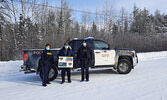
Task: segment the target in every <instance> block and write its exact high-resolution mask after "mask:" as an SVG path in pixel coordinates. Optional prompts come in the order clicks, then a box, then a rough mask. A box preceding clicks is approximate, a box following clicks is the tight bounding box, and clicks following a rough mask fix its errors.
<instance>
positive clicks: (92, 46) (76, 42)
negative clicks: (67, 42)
mask: <svg viewBox="0 0 167 100" xmlns="http://www.w3.org/2000/svg"><path fill="white" fill-rule="evenodd" d="M82 41H83V40H75V41H74V42H73V43H74V44H73V50H74V52H77V51H78V48H79V47H81V46H82ZM87 45H88V46H89V47H90V48H92V49H94V45H93V42H92V41H91V40H88V41H87Z"/></svg>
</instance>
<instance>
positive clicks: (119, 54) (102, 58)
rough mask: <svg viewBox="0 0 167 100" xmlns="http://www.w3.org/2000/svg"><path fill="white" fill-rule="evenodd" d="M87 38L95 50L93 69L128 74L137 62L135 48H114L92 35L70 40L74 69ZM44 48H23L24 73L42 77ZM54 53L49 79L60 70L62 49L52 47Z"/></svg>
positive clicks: (76, 67) (89, 44)
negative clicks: (80, 49)
mask: <svg viewBox="0 0 167 100" xmlns="http://www.w3.org/2000/svg"><path fill="white" fill-rule="evenodd" d="M83 40H87V45H88V46H89V47H91V48H92V49H93V51H94V57H93V58H94V59H93V60H92V61H91V69H92V68H101V67H105V68H106V67H107V68H110V67H113V68H114V69H115V70H117V72H118V73H120V74H128V73H129V72H130V71H131V69H133V68H134V67H135V66H136V65H137V63H138V58H137V54H136V52H135V50H132V49H126V48H115V49H112V48H111V46H110V45H109V44H107V43H106V42H104V41H102V40H97V39H93V38H91V37H88V38H85V39H76V38H75V39H73V40H70V41H69V42H68V44H69V45H70V46H71V47H72V50H73V52H74V57H73V59H74V61H73V69H79V68H80V64H79V62H78V61H77V51H78V48H79V47H81V45H82V41H83ZM42 51H43V50H42V49H34V50H23V62H24V63H23V65H21V69H20V71H24V73H33V72H36V73H37V74H40V77H41V78H42V71H41V52H42ZM51 51H52V53H53V55H54V64H53V65H52V66H51V70H50V72H49V80H50V81H52V80H54V79H55V78H56V77H57V75H58V71H59V70H60V69H59V68H58V58H57V55H58V53H59V51H60V49H51Z"/></svg>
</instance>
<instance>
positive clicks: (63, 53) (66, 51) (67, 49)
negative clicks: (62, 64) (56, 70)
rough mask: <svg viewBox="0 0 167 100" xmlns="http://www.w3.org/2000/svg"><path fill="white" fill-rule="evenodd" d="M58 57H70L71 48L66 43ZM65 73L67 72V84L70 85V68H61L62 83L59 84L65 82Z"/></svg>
mask: <svg viewBox="0 0 167 100" xmlns="http://www.w3.org/2000/svg"><path fill="white" fill-rule="evenodd" d="M58 56H69V57H72V56H73V51H72V49H71V47H70V46H69V45H68V44H67V43H65V44H64V46H63V48H62V49H61V50H60V51H59V54H58ZM66 72H67V77H68V82H69V83H71V69H70V68H62V71H61V76H62V82H61V84H63V83H64V82H65V73H66Z"/></svg>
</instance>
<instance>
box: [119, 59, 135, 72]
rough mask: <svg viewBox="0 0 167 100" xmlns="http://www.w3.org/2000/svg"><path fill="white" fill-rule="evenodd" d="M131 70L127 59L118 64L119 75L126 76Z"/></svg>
mask: <svg viewBox="0 0 167 100" xmlns="http://www.w3.org/2000/svg"><path fill="white" fill-rule="evenodd" d="M131 69H132V64H131V63H130V62H129V61H128V60H127V59H122V60H120V61H119V62H118V66H117V71H118V73H120V74H128V73H129V72H130V71H131Z"/></svg>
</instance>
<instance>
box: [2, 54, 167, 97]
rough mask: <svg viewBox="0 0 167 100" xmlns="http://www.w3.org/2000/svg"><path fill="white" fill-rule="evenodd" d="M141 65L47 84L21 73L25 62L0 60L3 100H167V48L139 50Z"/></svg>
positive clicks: (78, 74)
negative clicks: (123, 71)
mask: <svg viewBox="0 0 167 100" xmlns="http://www.w3.org/2000/svg"><path fill="white" fill-rule="evenodd" d="M138 57H139V64H138V65H137V66H136V67H135V69H134V70H132V71H131V73H129V74H127V75H120V74H118V73H116V72H115V71H113V70H112V69H98V70H91V71H90V82H80V78H81V75H80V72H73V73H72V83H65V84H63V85H62V84H60V82H61V77H60V75H59V76H58V78H57V79H55V80H54V81H53V82H51V83H52V84H50V85H48V86H47V87H42V86H41V79H40V77H39V76H38V75H36V74H24V73H23V72H19V68H20V65H21V64H22V61H10V62H0V100H46V99H47V100H167V51H163V52H150V53H138Z"/></svg>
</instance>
